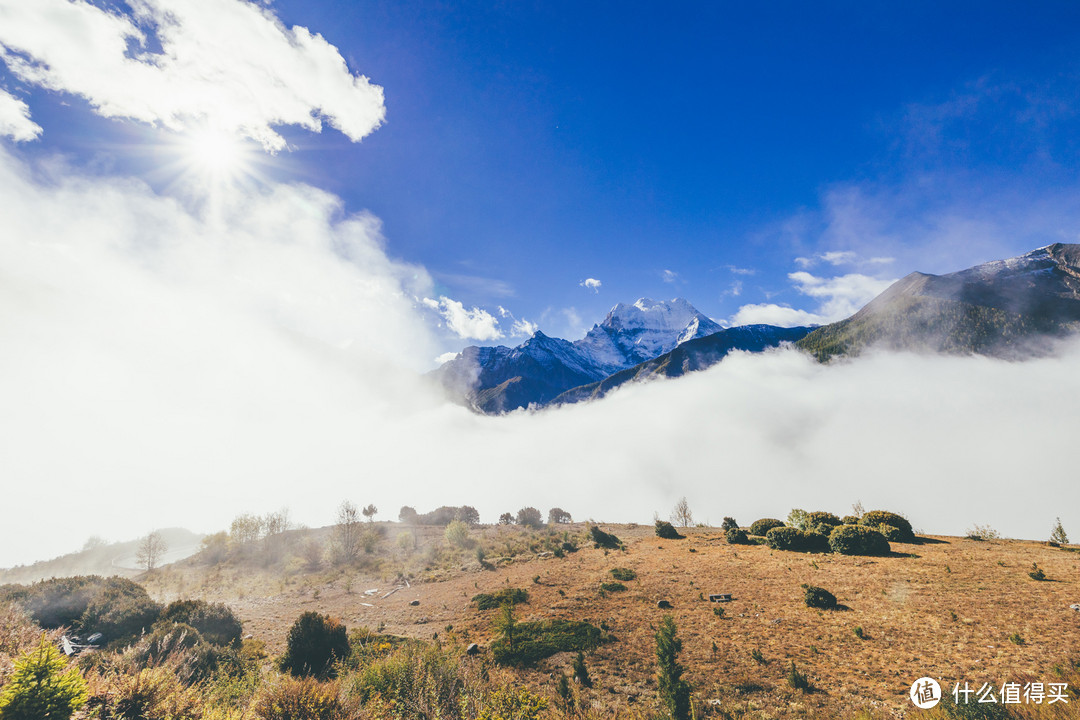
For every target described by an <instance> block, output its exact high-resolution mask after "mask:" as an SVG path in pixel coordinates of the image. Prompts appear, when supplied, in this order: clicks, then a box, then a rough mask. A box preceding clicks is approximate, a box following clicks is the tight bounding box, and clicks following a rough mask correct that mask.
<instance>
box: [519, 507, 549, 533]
mask: <svg viewBox="0 0 1080 720" xmlns="http://www.w3.org/2000/svg"><path fill="white" fill-rule="evenodd" d="M517 524H518V525H524V526H525V527H530V528H538V527H542V526H543V525H544V519H543V516H541V515H540V511H539V510H537V509H536V508H534V507H523V508H521V509H520V510H518V513H517Z"/></svg>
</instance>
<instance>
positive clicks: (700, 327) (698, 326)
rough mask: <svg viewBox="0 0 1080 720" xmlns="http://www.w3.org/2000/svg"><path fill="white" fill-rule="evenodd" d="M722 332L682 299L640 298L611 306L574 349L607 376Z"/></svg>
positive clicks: (577, 342)
mask: <svg viewBox="0 0 1080 720" xmlns="http://www.w3.org/2000/svg"><path fill="white" fill-rule="evenodd" d="M722 329H723V327H722V326H720V325H719V324H717V323H715V322H713V321H712V320H710V319H709V318H707V317H705V316H704V315H702V314H701V313H700V312H698V310H697V308H695V307H694V306H693V305H691V304H690V303H688V302H687V301H686V300H683V299H682V298H675V299H674V300H660V301H656V300H652V299H650V298H641V299H640V300H638V301H637V302H635V303H634V304H632V305H626V304H624V303H619V304H618V305H616V306H615V307H613V308H612V309H611V312H609V313H608V314H607V317H606V318H604V321H603V322H602V323H600V324H599V325H593V327H592V330H589V332H588V333H587V334H586V335H585V337H584V338H582V339H581V340H578V341H576V342H575V343H574V346H575V347H576V348H577V349H578V350H579V351H580V352H581V353H582V354H583V355H585V356H586V357H588V358H590V359H591V360H592V362H593V364H594V365H595V366H596V367H598V368H601V369H602V370H603V371H604V375H605V376H607V375H610V374H612V373H614V372H618V371H619V370H625V369H626V368H629V367H633V366H634V365H637V364H638V363H641V362H645V361H646V360H651V359H652V358H654V357H657V356H659V355H663V354H664V353H666V352H670V351H672V350H674V349H675V347H676V346H677V345H680V344H682V343H684V342H686V341H687V340H693V339H694V338H699V337H705V336H706V335H712V334H713V333H715V332H718V331H720V330H722Z"/></svg>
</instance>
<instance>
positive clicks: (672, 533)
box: [656, 520, 683, 540]
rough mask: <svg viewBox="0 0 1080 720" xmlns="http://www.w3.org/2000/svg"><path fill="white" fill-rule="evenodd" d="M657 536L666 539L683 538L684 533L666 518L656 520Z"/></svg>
mask: <svg viewBox="0 0 1080 720" xmlns="http://www.w3.org/2000/svg"><path fill="white" fill-rule="evenodd" d="M656 536H657V537H661V538H664V539H665V540H681V539H682V537H683V536H682V535H680V534H679V531H678V530H676V529H675V526H674V525H672V524H671V523H669V522H667V521H666V520H657V521H656Z"/></svg>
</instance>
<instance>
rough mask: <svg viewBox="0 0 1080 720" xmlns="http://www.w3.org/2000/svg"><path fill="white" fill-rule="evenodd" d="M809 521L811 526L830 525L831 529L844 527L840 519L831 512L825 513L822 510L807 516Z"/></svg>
mask: <svg viewBox="0 0 1080 720" xmlns="http://www.w3.org/2000/svg"><path fill="white" fill-rule="evenodd" d="M807 521H808V524H809V526H811V527H813V526H814V525H828V526H830V527H836V526H837V525H843V524H844V523H843V522H841V521H840V518H838V517H836V516H835V515H833V514H832V513H831V512H824V511H822V510H816V511H814V512H812V513H808V514H807Z"/></svg>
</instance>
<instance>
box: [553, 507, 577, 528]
mask: <svg viewBox="0 0 1080 720" xmlns="http://www.w3.org/2000/svg"><path fill="white" fill-rule="evenodd" d="M548 522H549V523H550V524H552V525H565V524H566V523H568V522H572V520H571V519H570V513H568V512H566V511H565V510H563V509H562V508H557V507H553V508H551V509H550V510H548Z"/></svg>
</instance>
